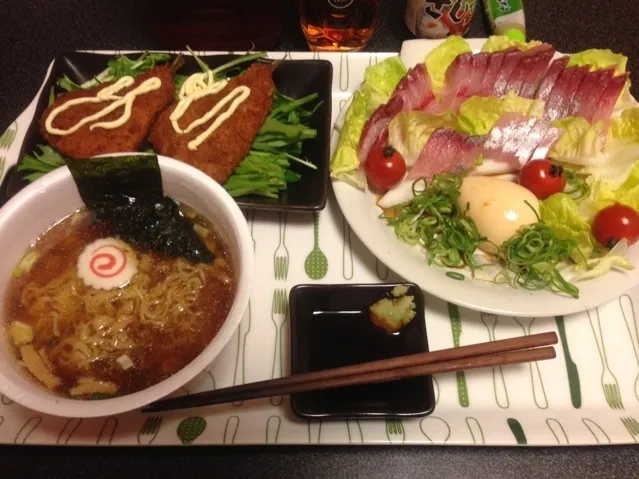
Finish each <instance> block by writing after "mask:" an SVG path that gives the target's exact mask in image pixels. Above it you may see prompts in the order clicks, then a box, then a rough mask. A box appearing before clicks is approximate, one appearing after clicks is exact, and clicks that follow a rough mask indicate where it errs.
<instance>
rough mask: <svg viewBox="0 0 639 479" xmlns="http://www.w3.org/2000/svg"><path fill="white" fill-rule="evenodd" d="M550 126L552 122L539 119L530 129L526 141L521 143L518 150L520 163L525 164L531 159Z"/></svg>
mask: <svg viewBox="0 0 639 479" xmlns="http://www.w3.org/2000/svg"><path fill="white" fill-rule="evenodd" d="M549 128H550V122H548V121H546V120H538V121H537V123H535V126H534V127H533V128H532V130H530V133H528V135H527V136H526V139H525V140H524V142H523V143H522V144H521V145H519V149H518V150H517V158H519V161H520V164H522V165H524V164H526V163H527V162H528V160H530V157H531V156H532V154H533V152H534V151H535V149H536V148H537V147H538V146H539V145H540V144H541V142H542V140H543V139H544V136H545V135H546V133H547V132H548V129H549Z"/></svg>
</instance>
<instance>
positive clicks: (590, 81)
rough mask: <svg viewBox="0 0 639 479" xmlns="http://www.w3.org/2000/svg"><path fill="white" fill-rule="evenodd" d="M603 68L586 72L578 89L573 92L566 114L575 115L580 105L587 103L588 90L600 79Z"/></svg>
mask: <svg viewBox="0 0 639 479" xmlns="http://www.w3.org/2000/svg"><path fill="white" fill-rule="evenodd" d="M603 73H604V70H595V71H593V72H588V73H586V76H585V77H584V79H583V81H582V82H581V85H580V86H579V90H577V93H575V96H574V97H573V99H572V103H571V104H570V106H569V107H568V116H576V115H577V114H578V113H579V110H581V108H582V106H583V105H584V104H585V103H587V102H588V101H590V100H589V98H590V90H592V89H593V88H594V87H595V85H597V83H599V81H600V80H601V76H602V75H603Z"/></svg>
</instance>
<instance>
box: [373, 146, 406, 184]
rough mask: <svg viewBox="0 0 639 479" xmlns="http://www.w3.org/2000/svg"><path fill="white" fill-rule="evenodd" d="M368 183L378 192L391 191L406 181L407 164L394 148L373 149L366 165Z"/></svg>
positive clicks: (380, 147) (381, 147)
mask: <svg viewBox="0 0 639 479" xmlns="http://www.w3.org/2000/svg"><path fill="white" fill-rule="evenodd" d="M364 169H365V170H366V178H367V179H368V183H369V184H370V185H371V186H373V187H374V188H375V189H378V190H383V191H386V190H389V189H391V188H392V187H393V186H395V185H396V184H397V183H399V182H400V181H402V180H403V179H404V175H405V174H406V162H405V161H404V157H403V156H402V155H401V154H399V152H397V150H395V148H393V147H392V146H379V147H376V148H373V149H372V150H371V152H370V153H369V154H368V157H367V158H366V164H365V165H364Z"/></svg>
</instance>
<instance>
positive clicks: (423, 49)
mask: <svg viewBox="0 0 639 479" xmlns="http://www.w3.org/2000/svg"><path fill="white" fill-rule="evenodd" d="M443 41H444V40H410V41H407V42H404V44H403V46H402V50H401V54H400V59H401V60H402V63H403V64H404V66H405V67H406V69H410V68H411V67H413V66H415V65H417V64H418V63H420V62H424V58H425V57H426V56H427V55H428V54H429V53H430V52H431V51H433V49H435V48H436V47H437V46H438V45H440V44H441V43H442V42H443ZM467 41H468V44H469V45H470V47H471V49H472V51H473V52H474V53H477V52H479V51H480V50H481V48H482V46H483V45H484V43H485V42H486V39H468V40H467ZM558 56H560V54H558V53H556V54H555V57H558ZM628 96H629V95H628ZM352 98H353V97H351V99H349V100H348V101H347V102H345V104H344V106H343V108H342V110H341V112H340V114H339V116H338V118H337V120H336V122H335V124H334V129H333V132H332V137H331V155H332V156H334V155H335V152H336V149H337V146H338V142H339V139H340V132H341V130H342V128H343V127H344V122H345V118H346V114H347V111H348V109H349V106H350V105H351V103H352ZM630 102H631V103H630V104H629V106H635V105H636V102H635V100H634V99H633V98H632V97H630ZM632 151H633V152H634V151H635V150H632ZM635 160H639V154H637V156H636V158H635ZM332 185H333V190H334V193H335V196H336V199H337V202H338V204H339V207H340V209H341V211H342V213H343V215H344V217H345V218H346V220H347V222H348V224H349V225H350V227H351V228H352V230H353V232H355V234H356V235H357V236H358V237H359V238H360V240H361V241H362V242H363V243H364V245H365V246H366V247H367V248H368V249H369V250H370V251H371V252H372V253H373V254H374V255H375V256H376V257H377V258H378V259H379V260H380V261H382V262H384V263H385V264H386V265H388V267H389V268H391V269H392V270H393V271H395V272H396V273H397V274H398V275H400V276H401V277H403V278H405V279H406V280H408V281H411V282H414V283H416V284H418V285H419V286H420V287H421V288H423V289H424V291H426V292H428V293H430V294H433V295H435V296H437V297H439V298H442V299H444V300H446V301H448V302H451V303H455V304H458V305H460V306H464V307H467V308H471V309H475V310H479V311H485V312H490V313H495V314H501V315H506V316H516V317H545V316H555V315H564V314H572V313H577V312H583V311H586V310H588V309H591V308H594V307H596V306H598V305H601V304H603V303H605V302H607V301H610V300H612V299H614V298H617V297H618V296H619V295H620V294H623V293H624V292H626V291H628V290H629V289H631V288H632V287H633V286H636V285H637V284H639V268H637V267H636V266H637V265H639V245H633V246H630V247H629V248H628V249H627V251H626V253H625V258H626V259H627V260H628V261H629V262H631V263H633V265H635V268H633V269H621V268H612V269H611V270H610V271H609V272H608V273H607V274H605V275H601V276H599V277H595V278H593V279H588V280H584V281H578V282H576V283H575V284H576V286H577V287H578V289H579V294H578V297H577V298H574V297H571V296H569V295H565V294H557V293H555V292H552V291H549V290H545V289H542V290H529V289H524V288H516V287H512V286H510V285H509V284H497V283H496V282H493V281H482V280H478V279H473V278H472V277H471V274H470V271H468V270H461V271H462V272H463V273H464V274H456V273H455V272H453V271H451V269H449V268H441V267H438V266H435V265H434V264H433V265H429V264H428V261H427V257H426V254H425V251H424V248H423V247H421V246H419V245H416V246H410V245H408V244H406V243H403V242H401V241H400V240H399V239H398V238H397V236H396V235H395V232H394V231H393V228H392V227H389V226H387V224H386V223H385V222H384V221H382V220H381V219H380V215H381V214H382V212H383V210H382V209H381V208H380V207H379V206H378V204H377V201H378V200H379V198H380V197H379V195H378V194H376V193H374V192H372V191H370V189H369V188H365V189H360V188H356V187H354V186H353V185H352V184H350V183H349V182H346V181H341V180H339V179H335V178H333V181H332ZM455 271H457V270H455ZM462 277H463V280H462Z"/></svg>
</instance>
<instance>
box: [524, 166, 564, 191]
mask: <svg viewBox="0 0 639 479" xmlns="http://www.w3.org/2000/svg"><path fill="white" fill-rule="evenodd" d="M519 184H520V185H521V186H523V187H524V188H526V189H528V190H530V191H532V192H533V194H534V195H535V196H536V197H537V198H539V199H540V200H545V199H546V198H548V197H549V196H551V195H554V194H555V193H561V192H562V191H564V188H565V187H566V174H565V173H564V169H563V168H562V167H561V166H559V165H555V164H554V163H551V162H550V161H548V160H533V161H529V162H528V163H526V164H525V165H524V167H523V168H522V169H521V171H520V172H519Z"/></svg>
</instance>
